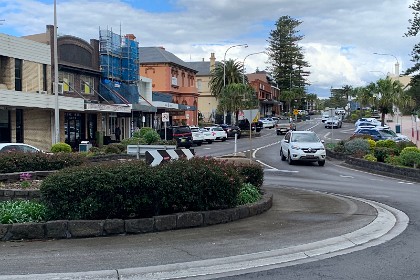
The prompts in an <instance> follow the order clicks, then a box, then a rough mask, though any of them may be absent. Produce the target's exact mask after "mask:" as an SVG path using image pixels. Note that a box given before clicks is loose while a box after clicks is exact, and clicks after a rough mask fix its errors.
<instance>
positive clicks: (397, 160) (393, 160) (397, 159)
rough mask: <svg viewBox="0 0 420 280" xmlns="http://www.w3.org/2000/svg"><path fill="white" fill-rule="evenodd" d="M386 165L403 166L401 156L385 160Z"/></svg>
mask: <svg viewBox="0 0 420 280" xmlns="http://www.w3.org/2000/svg"><path fill="white" fill-rule="evenodd" d="M384 162H385V163H386V164H391V165H394V166H401V165H402V164H401V160H400V157H399V156H389V157H386V158H385V161H384Z"/></svg>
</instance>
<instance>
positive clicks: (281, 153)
mask: <svg viewBox="0 0 420 280" xmlns="http://www.w3.org/2000/svg"><path fill="white" fill-rule="evenodd" d="M280 159H281V160H282V161H285V160H286V157H285V156H284V154H283V149H281V148H280Z"/></svg>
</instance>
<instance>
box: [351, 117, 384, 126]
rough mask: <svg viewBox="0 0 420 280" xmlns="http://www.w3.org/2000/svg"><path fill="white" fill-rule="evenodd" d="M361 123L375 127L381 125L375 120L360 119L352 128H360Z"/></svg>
mask: <svg viewBox="0 0 420 280" xmlns="http://www.w3.org/2000/svg"><path fill="white" fill-rule="evenodd" d="M361 123H365V124H366V123H370V124H373V125H375V126H379V125H381V122H380V121H378V120H377V119H375V118H360V119H358V120H357V121H356V122H355V123H354V126H360V124H361Z"/></svg>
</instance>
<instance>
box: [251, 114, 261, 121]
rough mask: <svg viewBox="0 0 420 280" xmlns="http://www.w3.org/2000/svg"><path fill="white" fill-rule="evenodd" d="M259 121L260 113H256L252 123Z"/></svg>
mask: <svg viewBox="0 0 420 280" xmlns="http://www.w3.org/2000/svg"><path fill="white" fill-rule="evenodd" d="M259 119H260V112H258V113H257V115H256V116H255V118H254V119H253V120H252V122H257V121H258V120H259Z"/></svg>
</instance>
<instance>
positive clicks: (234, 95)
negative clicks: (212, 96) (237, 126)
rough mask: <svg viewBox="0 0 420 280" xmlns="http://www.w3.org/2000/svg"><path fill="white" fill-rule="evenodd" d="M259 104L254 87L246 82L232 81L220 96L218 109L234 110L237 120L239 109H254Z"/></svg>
mask: <svg viewBox="0 0 420 280" xmlns="http://www.w3.org/2000/svg"><path fill="white" fill-rule="evenodd" d="M257 106H258V100H257V97H256V95H255V92H254V89H253V88H252V87H251V86H250V85H248V84H246V85H244V84H237V83H230V84H229V85H227V86H226V87H225V88H224V90H223V93H222V94H221V95H220V97H219V106H218V110H219V111H221V112H225V111H228V112H234V113H235V120H236V121H237V116H238V111H240V110H245V109H252V108H255V107H257Z"/></svg>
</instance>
